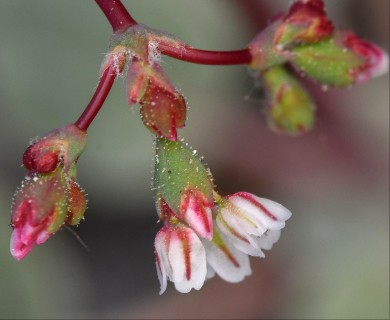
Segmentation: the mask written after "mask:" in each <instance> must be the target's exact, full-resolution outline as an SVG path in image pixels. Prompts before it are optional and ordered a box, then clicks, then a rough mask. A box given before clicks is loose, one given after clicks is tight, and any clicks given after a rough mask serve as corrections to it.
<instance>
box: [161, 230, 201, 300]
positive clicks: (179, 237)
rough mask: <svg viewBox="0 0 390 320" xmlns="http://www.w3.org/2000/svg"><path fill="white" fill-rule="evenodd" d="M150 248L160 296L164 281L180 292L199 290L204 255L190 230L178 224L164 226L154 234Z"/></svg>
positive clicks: (199, 243) (198, 241)
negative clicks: (152, 244)
mask: <svg viewBox="0 0 390 320" xmlns="http://www.w3.org/2000/svg"><path fill="white" fill-rule="evenodd" d="M154 245H155V249H156V250H155V254H156V266H157V275H158V279H159V280H160V285H161V290H160V294H162V293H164V291H165V289H166V287H167V279H169V280H170V281H172V282H173V283H174V284H175V287H176V289H177V290H178V291H180V292H183V293H186V292H189V291H190V290H191V289H192V288H194V289H196V290H199V289H200V288H201V287H202V285H203V283H204V281H205V279H206V272H207V270H206V255H205V250H204V247H203V245H202V243H201V242H200V240H199V238H198V236H197V235H196V234H195V232H194V231H192V229H190V228H188V227H186V226H184V225H181V224H178V225H170V224H167V225H165V226H164V227H162V228H161V229H160V231H159V232H158V233H157V235H156V239H155V242H154Z"/></svg>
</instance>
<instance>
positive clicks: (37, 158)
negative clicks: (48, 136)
mask: <svg viewBox="0 0 390 320" xmlns="http://www.w3.org/2000/svg"><path fill="white" fill-rule="evenodd" d="M43 144H46V145H42V143H35V144H33V145H31V146H29V147H28V148H27V149H26V151H25V152H24V154H23V165H24V166H25V167H26V169H27V170H29V171H31V172H39V173H48V172H52V171H53V170H55V168H57V165H58V164H59V157H58V154H59V152H60V151H59V149H58V147H56V146H55V145H51V146H50V145H49V144H48V143H46V141H44V143H43Z"/></svg>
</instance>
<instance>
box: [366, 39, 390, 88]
mask: <svg viewBox="0 0 390 320" xmlns="http://www.w3.org/2000/svg"><path fill="white" fill-rule="evenodd" d="M376 49H377V50H378V51H377V57H376V59H374V61H375V60H376V62H374V63H373V65H372V67H371V70H370V75H369V77H370V78H377V77H380V76H383V75H385V74H386V73H388V72H389V55H388V54H387V52H385V51H384V50H382V49H380V48H378V47H377V48H376ZM366 78H367V77H364V79H362V81H365V80H366ZM358 81H359V79H358Z"/></svg>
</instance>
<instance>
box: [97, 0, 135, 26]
mask: <svg viewBox="0 0 390 320" xmlns="http://www.w3.org/2000/svg"><path fill="white" fill-rule="evenodd" d="M95 1H96V3H97V4H98V6H99V7H100V9H101V10H102V11H103V13H104V15H105V16H106V18H107V20H108V21H109V22H110V24H111V26H112V29H113V30H114V32H117V31H121V30H125V29H127V28H129V27H131V26H133V25H135V24H137V21H135V20H134V19H133V17H132V16H131V15H130V14H129V12H128V11H127V10H126V8H125V6H124V5H123V4H122V2H120V1H119V0H95Z"/></svg>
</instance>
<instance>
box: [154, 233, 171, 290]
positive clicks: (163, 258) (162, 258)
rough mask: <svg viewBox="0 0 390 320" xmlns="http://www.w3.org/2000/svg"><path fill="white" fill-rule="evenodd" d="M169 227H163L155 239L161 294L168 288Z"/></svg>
mask: <svg viewBox="0 0 390 320" xmlns="http://www.w3.org/2000/svg"><path fill="white" fill-rule="evenodd" d="M167 232H168V229H167V228H165V227H163V228H162V229H161V230H160V231H159V232H158V233H157V235H156V238H155V240H154V247H155V249H156V251H155V255H156V267H157V277H158V280H159V281H160V294H163V293H164V292H165V290H166V288H167V277H168V275H167V269H168V270H169V261H168V251H167V249H168V246H167V244H168V242H167V241H168V238H167Z"/></svg>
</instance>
